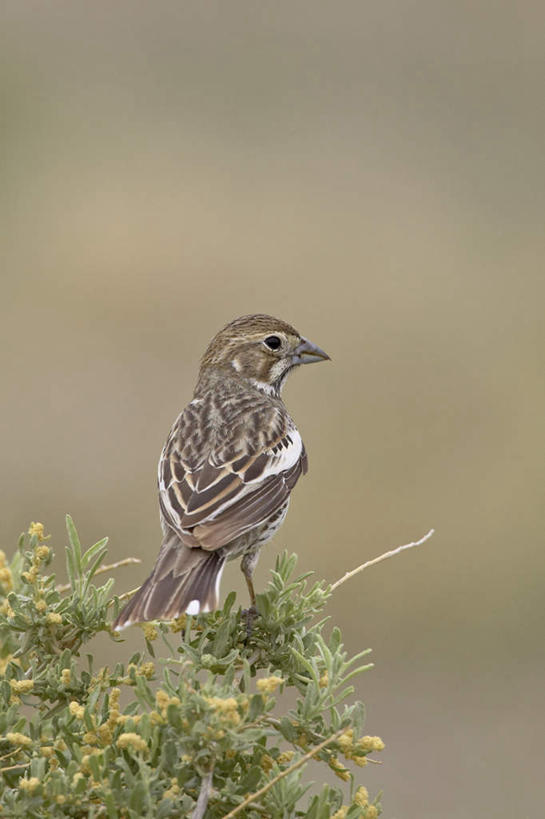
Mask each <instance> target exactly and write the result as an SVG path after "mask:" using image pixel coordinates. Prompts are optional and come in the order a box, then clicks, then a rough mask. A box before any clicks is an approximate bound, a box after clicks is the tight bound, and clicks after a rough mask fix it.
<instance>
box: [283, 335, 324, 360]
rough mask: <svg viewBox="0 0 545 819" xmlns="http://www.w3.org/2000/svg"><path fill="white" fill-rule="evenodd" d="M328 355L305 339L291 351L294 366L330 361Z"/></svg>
mask: <svg viewBox="0 0 545 819" xmlns="http://www.w3.org/2000/svg"><path fill="white" fill-rule="evenodd" d="M330 360H331V359H330V358H329V356H328V354H327V353H326V352H324V351H323V350H322V349H320V347H318V346H317V345H316V344H313V343H312V341H309V340H308V339H307V338H303V339H301V343H300V344H298V345H297V347H296V348H295V350H294V351H293V357H292V361H293V363H294V364H313V363H314V362H315V361H330Z"/></svg>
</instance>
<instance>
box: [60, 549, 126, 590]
mask: <svg viewBox="0 0 545 819" xmlns="http://www.w3.org/2000/svg"><path fill="white" fill-rule="evenodd" d="M133 563H142V561H141V560H140V558H139V557H126V558H125V559H124V560H118V561H117V563H108V564H102V566H99V567H98V569H97V570H96V572H95V574H94V577H96V575H97V574H104V572H110V571H112V569H120V568H121V567H122V566H131V565H132V564H133ZM71 588H72V586H71V585H70V583H64V584H63V585H62V586H56V588H55V591H58V592H65V591H70V589H71ZM120 599H121V598H120Z"/></svg>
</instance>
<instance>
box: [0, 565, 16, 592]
mask: <svg viewBox="0 0 545 819" xmlns="http://www.w3.org/2000/svg"><path fill="white" fill-rule="evenodd" d="M0 583H3V584H4V586H5V588H6V591H11V590H12V589H13V578H12V576H11V569H9V568H8V567H7V566H4V567H3V568H2V569H0Z"/></svg>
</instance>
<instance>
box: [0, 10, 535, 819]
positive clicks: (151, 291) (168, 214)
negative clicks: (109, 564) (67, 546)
mask: <svg viewBox="0 0 545 819" xmlns="http://www.w3.org/2000/svg"><path fill="white" fill-rule="evenodd" d="M544 23H545V12H544V11H543V8H542V7H541V5H540V4H538V3H531V2H518V3H513V2H501V0H500V2H490V0H489V2H483V1H482V0H481V2H473V3H452V2H437V0H433V2H432V0H428V1H426V0H417V2H413V3H407V2H403V1H402V0H397V1H396V0H392V2H389V1H387V2H375V3H362V2H340V3H315V2H297V1H296V2H290V3H284V2H278V3H264V2H248V1H247V0H245V1H244V2H229V3H220V2H208V3H202V2H194V3H193V2H185V0H184V2H156V3H144V2H136V0H131V2H117V3H105V2H99V3H74V2H72V1H71V2H48V3H42V2H40V3H38V2H24V0H23V1H22V2H21V0H17V2H7V3H4V4H3V6H2V19H1V22H0V45H1V54H2V70H1V79H0V83H1V88H2V97H3V103H2V119H3V121H4V127H3V135H2V159H3V169H2V175H3V179H2V183H1V190H0V196H1V198H2V205H3V207H2V225H3V228H4V231H3V232H4V233H5V235H4V239H3V245H4V250H3V257H4V262H3V265H2V298H1V307H0V309H1V316H0V332H1V333H2V343H1V347H0V359H1V368H2V369H1V372H2V375H1V378H2V415H1V418H2V428H1V440H0V446H1V453H2V469H1V477H0V504H1V509H2V516H1V523H0V526H1V540H2V544H1V545H2V547H3V548H6V549H8V550H9V549H11V547H12V545H13V544H14V543H15V542H16V538H17V536H18V534H19V532H20V531H21V530H22V529H23V528H25V527H26V526H27V524H28V522H29V520H30V519H34V520H42V521H44V522H45V523H46V524H47V526H48V528H49V530H51V531H52V532H53V533H54V542H55V543H56V544H57V545H58V546H59V547H61V548H62V545H63V543H64V533H63V515H64V513H65V512H67V511H69V512H71V514H72V515H73V516H74V518H75V520H76V523H77V524H78V526H79V528H80V530H81V534H82V536H83V538H84V539H85V541H86V542H87V544H90V543H91V542H93V541H94V540H96V539H98V538H99V537H100V536H102V535H104V534H109V535H110V536H111V556H112V557H113V558H121V557H124V556H126V555H140V556H142V558H143V560H144V564H145V565H144V566H143V567H141V568H140V569H134V570H130V571H129V570H126V571H125V572H124V573H123V575H122V576H120V577H119V578H118V584H117V588H118V590H119V591H122V590H125V589H127V588H130V587H132V586H134V585H136V584H137V583H138V582H139V581H140V580H141V579H142V578H143V576H144V572H145V571H147V570H148V569H149V568H151V565H152V563H153V560H154V556H155V554H156V551H157V548H158V545H159V537H160V535H159V526H158V521H157V503H156V497H155V467H156V461H157V457H158V454H159V451H160V448H161V446H162V444H163V440H164V438H165V437H166V434H167V432H168V429H169V427H170V424H171V422H172V421H173V419H174V417H175V416H176V415H177V413H178V411H179V410H180V409H181V408H182V406H183V405H184V403H185V402H186V401H188V400H189V398H190V396H191V391H192V385H193V382H194V379H195V374H196V369H197V363H198V359H199V356H200V355H201V353H202V352H203V350H204V347H205V345H206V344H207V342H208V340H209V338H210V337H211V336H212V335H213V334H214V333H215V331H216V330H217V329H219V327H220V326H222V325H223V324H224V323H226V322H227V321H228V320H230V319H231V318H233V317H235V316H236V315H239V314H242V313H247V312H255V311H264V312H270V313H273V314H277V315H279V316H281V317H282V318H284V319H286V320H288V321H290V322H292V323H294V324H295V325H296V326H297V327H298V328H299V329H300V330H301V332H303V333H304V334H306V335H308V336H309V337H310V338H311V339H313V340H314V341H316V342H317V343H318V344H320V345H321V346H323V347H324V348H325V349H326V350H327V351H328V352H329V353H330V354H331V356H332V358H333V362H332V363H331V364H327V365H323V366H320V367H313V368H305V369H304V370H303V371H300V372H298V373H296V375H295V376H294V377H293V379H292V381H291V382H290V383H289V384H288V387H287V389H286V396H285V397H286V401H287V404H288V406H289V408H290V410H291V411H292V413H293V415H294V417H295V419H296V421H297V422H298V424H299V426H300V429H301V431H302V433H303V435H304V438H305V442H306V444H307V448H308V450H309V455H310V466H311V468H310V473H309V475H308V477H307V478H306V479H305V480H304V481H303V482H302V483H301V485H300V486H298V487H297V490H296V492H295V497H294V503H293V504H292V509H291V512H290V515H289V519H288V522H287V524H286V525H285V527H284V529H283V530H282V533H281V534H280V536H278V537H277V539H276V542H275V543H274V545H273V546H271V547H269V549H268V551H267V553H266V554H265V555H264V556H263V559H262V562H261V564H260V567H259V570H258V583H259V584H264V583H265V581H266V578H267V569H268V567H270V566H271V565H272V563H273V560H274V554H275V552H276V551H277V550H278V549H279V548H283V547H284V546H287V547H288V548H289V549H291V550H293V551H297V552H298V553H299V554H300V566H301V568H302V569H305V570H307V569H315V570H316V572H317V574H318V576H319V577H325V578H327V579H330V580H333V579H335V578H337V577H338V576H339V575H340V574H342V573H343V572H344V571H345V570H346V569H348V568H351V567H353V566H355V565H357V564H358V563H360V562H362V561H363V560H365V559H367V558H369V557H372V556H374V555H376V554H378V553H380V552H381V551H384V550H385V549H387V548H389V547H391V546H394V545H397V544H400V543H404V542H406V541H407V540H412V539H415V538H417V537H419V536H421V535H422V534H424V532H426V531H427V530H428V529H429V528H430V527H431V526H434V527H436V529H437V534H436V536H435V538H434V540H433V542H430V543H429V544H427V545H425V546H423V547H422V548H421V550H419V551H418V552H411V553H408V554H405V555H403V556H401V557H399V558H397V559H396V560H395V561H390V562H388V563H385V564H383V565H382V566H379V567H377V568H375V569H373V570H372V572H369V573H367V574H365V575H362V576H360V577H359V578H358V579H355V580H353V581H352V582H351V584H350V585H346V586H344V587H343V592H342V593H339V594H338V595H337V597H336V598H335V599H334V601H333V603H332V604H331V608H330V611H331V615H332V617H333V619H334V620H335V621H336V622H338V623H339V624H340V625H341V626H342V628H343V629H344V633H345V635H346V639H347V642H348V644H349V646H350V648H351V649H352V650H356V649H359V648H362V647H366V646H372V647H373V649H374V660H375V662H376V669H375V670H374V671H373V672H371V673H369V674H368V675H367V676H366V677H365V679H362V681H361V683H360V686H359V694H360V696H361V697H362V698H364V699H365V701H366V703H367V705H368V731H369V732H370V733H373V734H374V733H378V734H380V735H381V736H383V738H384V739H385V741H386V743H387V750H386V751H385V753H384V754H383V756H382V758H383V760H384V764H383V765H382V766H381V767H378V766H373V767H369V768H367V769H366V771H365V772H363V773H364V774H365V778H366V781H367V783H368V785H369V787H370V788H371V789H373V790H376V789H377V788H379V787H383V788H384V791H385V795H384V805H385V814H384V815H385V816H386V817H390V818H391V817H396V818H397V819H432V817H433V819H435V817H444V819H462V817H464V819H465V817H468V816H470V817H473V816H491V817H506V818H507V817H512V816H517V817H532V818H533V817H537V816H540V815H542V812H543V800H542V796H543V790H542V781H543V773H542V767H543V742H542V736H543V665H544V664H543V637H544V622H543V591H544V589H543V586H544V583H543V570H544V563H545V561H544V557H543V555H544V552H543V526H542V522H543V512H542V507H543V484H544V477H545V474H544V473H545V469H544V464H543V460H544V459H543V417H544V410H545V389H544V342H545V328H544V321H543V309H544V308H543V304H544V297H545V276H544V269H543V252H544V249H545V247H544V245H545V242H544V206H545V186H544V183H545V162H544V140H545V127H544V126H545V105H544V100H545V96H544V93H543V77H544V70H545V64H544V63H545V59H544V53H545V52H544V47H545V42H544V40H545V37H544V28H543V26H544ZM229 587H233V588H237V589H238V590H241V591H242V583H241V580H240V578H239V572H238V570H237V569H236V566H233V567H231V569H230V570H229V571H228V572H227V573H226V575H225V576H224V583H223V591H224V593H225V591H226V590H227V589H228V588H229ZM136 642H137V640H136V639H135V637H134V636H133V637H131V638H130V640H129V643H130V645H131V646H132V645H133V644H136ZM98 650H100V651H101V652H103V654H104V656H103V661H106V659H107V658H108V657H109V659H110V660H111V659H112V658H113V656H114V649H113V648H112V647H111V646H106V644H105V643H100V644H99V647H98V648H97V651H98ZM120 651H122V652H125V648H123V649H119V648H117V649H115V653H116V655H118V656H119V653H120ZM108 652H109V653H108ZM128 652H129V648H128V647H127V649H126V653H127V656H128Z"/></svg>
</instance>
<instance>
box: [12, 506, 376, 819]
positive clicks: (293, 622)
mask: <svg viewBox="0 0 545 819" xmlns="http://www.w3.org/2000/svg"><path fill="white" fill-rule="evenodd" d="M67 528H68V537H69V544H68V545H67V547H66V560H67V569H68V576H69V579H70V583H69V584H68V585H67V586H65V587H63V586H58V585H57V583H56V580H55V575H54V574H52V573H48V572H49V571H50V566H51V564H52V562H53V558H54V555H53V551H52V549H51V548H50V547H49V545H48V544H47V538H45V537H44V533H43V526H42V525H41V524H32V526H31V527H30V530H29V533H28V534H27V535H24V536H23V535H22V536H21V539H20V541H19V546H18V549H17V551H16V553H15V555H14V557H13V559H12V560H11V561H10V562H9V563H8V561H7V560H6V557H5V555H4V554H3V553H0V766H1V778H0V806H1V810H0V815H2V816H10V817H25V819H27V818H28V817H57V816H59V817H63V816H67V817H110V819H117V818H118V817H119V819H121V817H123V819H125V818H126V819H129V817H131V819H132V817H134V818H135V819H137V818H138V819H140V817H158V818H159V817H161V818H162V817H184V816H188V817H189V816H193V817H195V819H197V817H206V819H219V818H220V817H226V816H229V817H231V816H239V817H241V818H242V817H245V818H246V819H263V817H270V819H288V818H289V817H303V816H304V817H310V819H326V818H327V817H332V816H334V817H336V819H340V818H341V817H346V818H347V819H356V817H366V819H371V817H375V816H378V814H379V813H380V805H379V804H378V803H377V802H376V801H374V802H373V801H372V800H371V799H370V797H369V796H368V794H367V791H366V789H365V788H364V787H363V786H362V785H360V786H358V784H357V783H356V782H355V780H354V775H353V770H354V769H355V768H354V766H356V767H357V766H364V765H365V764H366V762H367V756H368V754H370V753H371V752H372V751H379V750H382V748H383V747H384V746H383V743H382V741H381V740H380V739H379V738H378V737H368V736H362V730H363V723H364V707H363V704H362V703H360V702H355V703H351V704H347V700H348V701H349V700H350V698H351V696H352V694H353V693H354V689H353V687H352V685H351V684H350V681H351V680H352V679H353V678H354V677H355V676H356V675H357V674H359V673H361V672H363V671H365V670H366V669H368V668H370V665H369V664H367V665H362V664H361V661H362V658H363V657H364V656H365V655H366V654H367V653H368V651H362V652H361V653H360V654H358V655H357V656H355V657H352V658H348V657H347V652H346V651H345V650H344V648H343V644H342V640H341V634H340V631H339V629H338V628H335V627H334V628H332V629H330V630H328V632H329V634H328V636H326V630H325V628H324V626H325V622H326V619H327V618H323V617H322V618H321V619H320V617H321V615H322V612H323V609H324V607H325V605H326V603H327V601H328V598H329V595H330V588H329V587H328V586H326V585H324V584H323V583H319V582H314V583H312V582H311V581H310V580H309V577H308V575H302V576H299V577H294V571H295V564H296V557H295V556H294V555H291V556H290V555H288V554H286V553H285V554H283V555H281V556H279V558H278V559H277V562H276V568H275V570H274V571H273V572H272V576H271V579H270V581H269V585H268V588H267V590H266V591H265V592H264V593H263V594H260V595H258V611H259V617H257V618H256V620H255V622H254V623H253V627H252V629H251V631H249V629H248V627H247V625H248V624H247V619H246V616H245V614H244V613H243V612H241V610H240V609H235V605H234V604H235V595H234V593H231V594H229V595H228V597H227V600H226V601H225V605H224V607H223V609H222V610H221V611H217V612H214V613H212V614H207V615H201V616H199V617H193V618H192V617H189V616H187V617H185V616H184V617H182V618H180V620H178V621H175V622H174V623H170V624H165V623H161V624H156V625H155V624H147V625H146V626H144V627H143V633H144V639H143V646H144V647H143V650H142V652H140V653H138V654H135V655H133V656H132V657H130V658H128V659H127V662H126V663H118V664H117V665H116V666H115V667H113V668H107V667H103V668H95V663H94V660H93V656H92V655H91V654H83V651H82V649H83V647H84V645H85V644H86V643H88V641H90V640H91V639H92V638H93V637H94V636H95V635H96V634H97V633H98V632H100V631H105V632H107V633H108V634H109V635H110V636H111V638H112V640H116V641H119V642H120V646H119V652H120V654H121V653H122V651H123V643H122V641H121V638H120V637H119V636H118V635H116V634H115V633H114V632H112V630H111V627H110V623H111V622H112V620H113V618H114V617H115V615H116V613H117V611H118V609H119V606H120V602H119V599H118V598H117V597H114V596H113V595H112V586H113V579H112V578H110V579H108V580H107V581H106V583H105V584H104V585H102V586H97V585H96V582H97V581H96V574H97V572H99V573H100V572H101V571H103V567H102V566H101V564H102V563H103V561H104V558H105V556H106V549H107V546H106V543H107V540H106V539H104V540H101V541H99V542H98V543H96V544H95V545H94V546H92V547H91V548H90V549H88V550H87V551H85V552H83V551H82V549H81V546H80V542H79V538H78V535H77V532H76V529H75V527H74V524H73V522H72V520H71V518H69V517H68V518H67ZM112 568H115V566H114V567H112ZM159 641H160V642H162V643H163V644H164V645H163V648H164V650H165V651H164V653H166V656H165V657H164V658H162V659H161V658H158V657H157V656H156V652H155V647H156V646H157V645H158V644H159ZM158 653H159V652H157V654H158ZM290 691H291V692H292V694H293V693H294V694H295V696H291V697H289V696H286V694H287V693H288V692H290ZM287 699H289V701H290V702H292V703H293V702H295V704H294V705H293V707H291V708H290V707H289V706H288V705H286V703H285V700H287ZM121 702H123V703H125V704H124V705H121ZM310 758H314V759H315V760H318V761H319V762H320V763H322V764H323V765H324V766H325V768H326V770H327V771H332V772H333V773H334V774H336V775H337V777H338V778H339V779H340V781H341V787H332V786H329V785H324V786H323V787H322V789H321V791H320V792H319V793H315V792H314V795H310V794H308V793H307V791H308V789H309V787H310V785H311V783H310V782H309V781H307V780H306V779H305V778H304V775H305V773H306V762H307V761H309V760H310ZM324 778H327V775H326V776H324ZM254 794H255V799H250V797H251V796H252V795H254Z"/></svg>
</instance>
